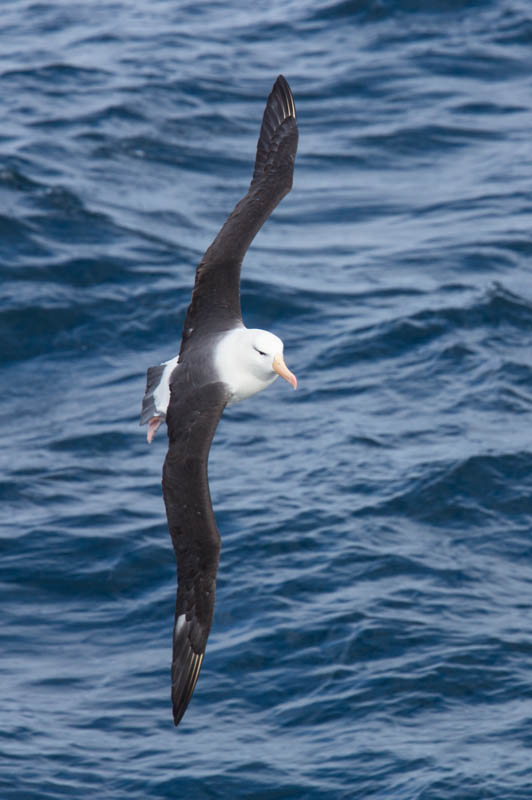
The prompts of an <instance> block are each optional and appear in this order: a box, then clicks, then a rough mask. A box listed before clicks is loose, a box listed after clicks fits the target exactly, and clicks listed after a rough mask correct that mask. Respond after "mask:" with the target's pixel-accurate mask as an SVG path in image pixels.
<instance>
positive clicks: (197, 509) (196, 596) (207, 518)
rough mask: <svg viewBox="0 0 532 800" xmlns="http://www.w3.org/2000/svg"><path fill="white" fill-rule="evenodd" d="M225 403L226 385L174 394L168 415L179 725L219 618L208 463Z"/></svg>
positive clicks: (167, 495)
mask: <svg viewBox="0 0 532 800" xmlns="http://www.w3.org/2000/svg"><path fill="white" fill-rule="evenodd" d="M226 402H227V387H226V386H225V384H223V383H218V382H216V383H209V384H206V385H204V386H202V387H201V388H200V389H196V390H194V391H191V392H189V393H187V394H186V395H185V397H180V396H179V395H174V394H171V397H170V403H169V406H168V411H167V415H166V421H167V425H168V438H169V446H168V453H167V455H166V460H165V462H164V466H163V497H164V502H165V506H166V515H167V518H168V528H169V530H170V535H171V537H172V543H173V545H174V550H175V555H176V560H177V580H178V586H177V599H176V611H175V621H174V638H173V656H172V707H173V713H174V723H175V724H176V725H177V724H178V723H179V721H180V719H181V717H182V716H183V714H184V713H185V710H186V708H187V706H188V703H189V701H190V698H191V696H192V692H193V691H194V687H195V686H196V681H197V679H198V675H199V671H200V668H201V664H202V661H203V655H204V652H205V646H206V644H207V638H208V636H209V631H210V628H211V623H212V617H213V613H214V600H215V594H216V572H217V569H218V560H219V555H220V535H219V533H218V528H217V527H216V521H215V519H214V513H213V510H212V505H211V498H210V492H209V483H208V477H207V460H208V456H209V449H210V446H211V441H212V438H213V436H214V432H215V430H216V427H217V425H218V422H219V420H220V417H221V415H222V412H223V410H224V408H225V405H226Z"/></svg>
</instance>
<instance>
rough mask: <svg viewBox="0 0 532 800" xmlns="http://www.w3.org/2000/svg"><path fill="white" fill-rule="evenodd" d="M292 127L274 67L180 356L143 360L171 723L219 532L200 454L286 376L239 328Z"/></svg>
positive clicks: (263, 335) (200, 651) (200, 648)
mask: <svg viewBox="0 0 532 800" xmlns="http://www.w3.org/2000/svg"><path fill="white" fill-rule="evenodd" d="M297 140H298V130H297V122H296V110H295V105H294V98H293V96H292V92H291V90H290V87H289V85H288V83H287V82H286V80H285V78H284V77H283V76H282V75H279V77H278V78H277V80H276V81H275V83H274V85H273V88H272V91H271V92H270V95H269V97H268V100H267V102H266V108H265V111H264V116H263V119H262V126H261V129H260V134H259V139H258V143H257V155H256V159H255V168H254V170H253V178H252V180H251V184H250V186H249V189H248V191H247V193H246V194H245V195H244V197H243V198H242V199H241V200H240V201H239V202H238V203H237V205H236V206H235V208H234V210H233V211H232V213H231V214H230V215H229V217H228V219H227V221H226V222H225V224H224V225H223V227H222V229H221V231H220V232H219V234H218V236H217V237H216V239H215V240H214V242H213V243H212V244H211V245H210V247H209V248H208V250H207V251H206V253H205V255H204V256H203V258H202V260H201V261H200V263H199V265H198V267H197V270H196V280H195V284H194V290H193V292H192V299H191V302H190V305H189V307H188V310H187V314H186V318H185V323H184V326H183V335H182V339H181V348H180V351H179V355H178V356H175V357H174V358H172V359H170V360H169V361H166V362H165V363H164V364H160V365H158V366H155V367H150V368H149V369H148V374H147V381H146V393H145V395H144V400H143V403H142V415H141V420H140V423H141V425H142V424H145V423H147V424H148V434H147V438H148V442H150V443H151V442H152V440H153V437H154V435H155V433H156V431H157V429H158V427H159V426H160V424H161V423H162V422H163V421H164V420H166V424H167V427H168V452H167V455H166V459H165V462H164V466H163V480H162V484H163V497H164V503H165V506H166V516H167V519H168V528H169V530H170V536H171V537H172V543H173V546H174V550H175V555H176V560H177V580H178V585H177V599H176V610H175V620H174V636H173V654H172V708H173V716H174V723H175V724H176V725H177V724H178V723H179V721H180V720H181V718H182V716H183V714H184V713H185V711H186V709H187V706H188V704H189V701H190V698H191V696H192V693H193V691H194V688H195V686H196V682H197V680H198V675H199V672H200V669H201V665H202V662H203V656H204V654H205V647H206V644H207V638H208V636H209V631H210V628H211V623H212V618H213V613H214V601H215V593H216V572H217V569H218V561H219V556H220V535H219V533H218V528H217V526H216V520H215V518H214V512H213V509H212V505H211V499H210V492H209V483H208V476H207V461H208V456H209V450H210V446H211V442H212V438H213V436H214V433H215V431H216V427H217V425H218V422H219V420H220V417H221V415H222V413H223V410H224V408H225V407H226V406H227V405H231V404H232V403H236V402H238V401H240V400H244V399H245V398H247V397H251V395H253V394H256V393H257V392H260V391H262V390H263V389H265V388H266V387H267V386H269V385H270V384H271V383H273V381H274V380H275V379H276V378H277V377H278V376H279V375H280V376H281V377H282V378H284V379H285V380H286V381H288V383H289V384H290V385H291V386H293V387H294V389H295V388H296V386H297V380H296V377H295V375H293V374H292V372H290V370H289V369H288V367H287V366H286V364H285V362H284V358H283V342H282V341H281V340H280V339H279V338H278V337H277V336H275V335H274V334H273V333H270V332H268V331H263V330H257V329H249V328H246V327H245V326H244V324H243V322H242V312H241V308H240V267H241V265H242V261H243V259H244V256H245V254H246V251H247V249H248V247H249V246H250V244H251V242H252V241H253V239H254V237H255V235H256V234H257V232H258V231H259V230H260V228H261V227H262V225H263V224H264V222H265V221H266V220H267V219H268V217H269V216H270V214H271V213H272V211H273V210H274V208H275V207H276V206H277V205H278V203H279V202H280V201H281V200H282V198H283V197H284V196H285V195H286V194H287V193H288V192H289V191H290V189H291V188H292V177H293V171H294V160H295V155H296V150H297Z"/></svg>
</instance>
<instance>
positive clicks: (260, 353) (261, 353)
mask: <svg viewBox="0 0 532 800" xmlns="http://www.w3.org/2000/svg"><path fill="white" fill-rule="evenodd" d="M255 350H256V351H257V353H258V354H259V356H266V355H268V354H267V353H265V352H264V350H259V348H258V347H255Z"/></svg>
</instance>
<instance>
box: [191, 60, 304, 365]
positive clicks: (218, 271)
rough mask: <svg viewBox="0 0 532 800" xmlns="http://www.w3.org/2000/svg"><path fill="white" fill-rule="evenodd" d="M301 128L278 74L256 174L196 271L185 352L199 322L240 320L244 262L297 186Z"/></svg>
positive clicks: (225, 324)
mask: <svg viewBox="0 0 532 800" xmlns="http://www.w3.org/2000/svg"><path fill="white" fill-rule="evenodd" d="M297 141H298V130H297V122H296V110H295V104H294V98H293V96H292V92H291V91H290V87H289V86H288V83H287V82H286V80H285V79H284V77H283V76H282V75H279V77H278V78H277V80H276V81H275V84H274V86H273V88H272V91H271V93H270V95H269V97H268V100H267V103H266V108H265V111H264V116H263V120H262V126H261V130H260V135H259V139H258V143H257V156H256V159H255V168H254V171H253V178H252V181H251V184H250V187H249V189H248V192H247V193H246V195H245V196H244V197H243V198H242V199H241V200H240V201H239V202H238V203H237V205H236V206H235V208H234V210H233V212H232V213H231V214H230V216H229V218H228V219H227V221H226V222H225V224H224V226H223V227H222V229H221V231H220V232H219V234H218V236H217V237H216V239H215V240H214V242H213V243H212V244H211V245H210V247H209V248H208V250H207V251H206V253H205V255H204V256H203V258H202V260H201V262H200V264H199V265H198V268H197V270H196V281H195V285H194V291H193V293H192V300H191V303H190V306H189V308H188V311H187V316H186V319H185V325H184V328H183V338H182V342H181V353H183V352H184V351H185V349H186V345H187V342H188V339H189V337H190V336H191V335H192V334H193V332H194V330H196V329H197V328H198V327H199V326H201V325H203V324H209V325H210V327H211V329H216V328H218V329H219V330H225V329H227V328H230V327H234V325H235V324H237V323H238V322H240V321H241V319H242V314H241V309H240V267H241V265H242V261H243V258H244V256H245V254H246V251H247V249H248V247H249V245H250V244H251V242H252V241H253V239H254V237H255V235H256V234H257V232H258V231H259V230H260V228H261V227H262V225H263V223H264V222H265V221H266V220H267V219H268V217H269V216H270V214H271V213H272V211H273V210H274V208H275V207H276V206H277V205H278V203H279V202H280V201H281V200H282V198H283V197H284V196H285V195H286V194H287V193H288V192H289V191H290V189H291V188H292V178H293V173H294V159H295V155H296V150H297Z"/></svg>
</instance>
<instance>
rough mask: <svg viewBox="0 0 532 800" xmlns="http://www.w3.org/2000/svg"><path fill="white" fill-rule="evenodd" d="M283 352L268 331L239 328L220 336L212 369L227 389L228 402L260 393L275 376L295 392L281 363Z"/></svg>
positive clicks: (293, 382)
mask: <svg viewBox="0 0 532 800" xmlns="http://www.w3.org/2000/svg"><path fill="white" fill-rule="evenodd" d="M283 350H284V346H283V343H282V341H281V339H279V337H278V336H275V334H273V333H270V332H269V331H262V330H258V329H249V328H244V327H242V328H238V329H236V330H233V331H231V332H230V333H229V334H227V335H226V336H224V338H223V339H222V340H221V341H220V344H219V347H218V350H217V354H216V365H217V367H218V372H219V374H220V378H221V379H222V380H223V381H224V382H225V383H227V384H228V385H229V386H230V388H231V394H232V398H231V402H238V401H239V400H244V399H245V398H246V397H251V395H253V394H256V392H260V391H261V390H262V389H265V388H266V387H267V386H269V384H270V383H273V381H274V380H275V379H276V378H277V377H278V376H279V375H280V376H281V378H284V379H285V381H287V382H288V383H289V384H290V385H291V386H293V387H294V389H295V388H296V387H297V379H296V376H295V375H294V374H293V373H292V372H290V370H289V369H288V367H287V366H286V364H285V363H284V358H283Z"/></svg>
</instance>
